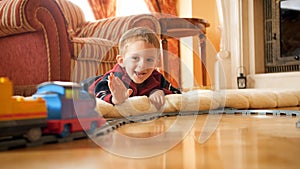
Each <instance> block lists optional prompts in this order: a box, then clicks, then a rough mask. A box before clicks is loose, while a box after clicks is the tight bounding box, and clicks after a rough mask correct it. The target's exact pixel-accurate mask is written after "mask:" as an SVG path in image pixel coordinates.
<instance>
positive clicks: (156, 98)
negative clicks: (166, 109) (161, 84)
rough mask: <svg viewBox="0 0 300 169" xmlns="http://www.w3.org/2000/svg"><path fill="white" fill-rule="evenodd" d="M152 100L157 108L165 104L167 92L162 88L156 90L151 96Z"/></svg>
mask: <svg viewBox="0 0 300 169" xmlns="http://www.w3.org/2000/svg"><path fill="white" fill-rule="evenodd" d="M149 99H150V102H151V103H152V104H154V106H155V107H156V109H157V110H160V108H161V107H162V106H163V105H164V104H165V93H164V91H162V90H156V91H155V92H153V93H152V94H151V95H150V96H149Z"/></svg>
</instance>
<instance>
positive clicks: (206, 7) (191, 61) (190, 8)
mask: <svg viewBox="0 0 300 169" xmlns="http://www.w3.org/2000/svg"><path fill="white" fill-rule="evenodd" d="M177 9H178V15H179V16H180V17H193V18H201V19H205V20H207V21H208V22H209V24H210V27H208V28H207V45H206V50H207V57H206V58H207V60H206V65H207V67H206V68H207V70H208V81H209V84H208V85H209V86H214V67H215V66H214V64H215V61H216V54H217V52H218V51H219V50H220V29H219V17H218V11H217V6H216V2H215V0H190V1H187V0H178V4H177ZM182 43H183V45H181V60H182V63H183V64H184V65H185V66H186V67H183V68H182V81H183V84H182V85H183V87H186V88H187V87H192V86H194V87H199V85H198V84H199V83H201V81H202V80H201V73H202V72H201V71H199V69H200V67H199V65H200V63H199V55H198V39H197V37H194V38H183V40H182ZM191 47H192V51H191ZM191 55H193V56H191ZM186 71H193V73H194V75H193V76H194V77H195V78H194V79H191V78H190V77H186V74H188V73H187V72H186ZM191 83H192V84H191Z"/></svg>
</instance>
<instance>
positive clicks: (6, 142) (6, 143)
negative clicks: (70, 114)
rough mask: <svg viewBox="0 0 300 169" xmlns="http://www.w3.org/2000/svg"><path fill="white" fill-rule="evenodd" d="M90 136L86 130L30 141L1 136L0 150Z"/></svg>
mask: <svg viewBox="0 0 300 169" xmlns="http://www.w3.org/2000/svg"><path fill="white" fill-rule="evenodd" d="M84 138H88V136H87V134H86V133H85V132H83V131H82V132H75V133H71V134H70V135H69V136H67V137H64V138H60V137H57V136H55V135H45V136H42V137H41V138H40V139H39V140H38V141H35V142H28V141H27V140H26V139H25V138H21V137H20V138H11V137H6V138H5V137H4V138H0V151H6V150H11V149H17V148H25V147H35V146H40V145H45V144H53V143H64V142H70V141H74V140H79V139H84Z"/></svg>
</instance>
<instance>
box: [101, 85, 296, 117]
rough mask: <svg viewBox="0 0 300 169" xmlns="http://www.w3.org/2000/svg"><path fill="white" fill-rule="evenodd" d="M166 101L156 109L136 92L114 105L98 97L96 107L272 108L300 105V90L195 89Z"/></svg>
mask: <svg viewBox="0 0 300 169" xmlns="http://www.w3.org/2000/svg"><path fill="white" fill-rule="evenodd" d="M165 98H166V103H165V105H164V107H162V108H161V110H157V109H156V108H155V106H154V105H152V104H151V103H150V101H149V99H148V97H146V96H135V97H130V98H129V99H127V100H126V101H125V102H124V103H123V104H121V105H116V106H113V105H111V104H109V103H106V102H104V101H103V100H100V99H97V106H96V111H97V112H99V113H100V114H101V115H102V116H104V117H107V118H115V117H122V116H131V115H139V114H145V113H154V112H162V113H164V112H179V111H198V110H211V109H218V108H225V107H229V108H235V109H270V108H278V107H279V108H280V107H295V106H300V89H299V90H295V89H293V90H282V89H280V90H279V89H277V90H275V89H231V90H221V91H213V90H193V91H189V92H185V93H182V94H171V95H167V96H165Z"/></svg>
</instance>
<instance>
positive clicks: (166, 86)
mask: <svg viewBox="0 0 300 169" xmlns="http://www.w3.org/2000/svg"><path fill="white" fill-rule="evenodd" d="M161 87H162V90H163V91H164V93H165V94H166V95H167V94H181V91H180V90H179V89H177V88H175V87H173V86H172V84H171V83H170V82H168V81H167V80H166V79H165V77H164V76H161Z"/></svg>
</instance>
